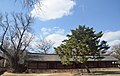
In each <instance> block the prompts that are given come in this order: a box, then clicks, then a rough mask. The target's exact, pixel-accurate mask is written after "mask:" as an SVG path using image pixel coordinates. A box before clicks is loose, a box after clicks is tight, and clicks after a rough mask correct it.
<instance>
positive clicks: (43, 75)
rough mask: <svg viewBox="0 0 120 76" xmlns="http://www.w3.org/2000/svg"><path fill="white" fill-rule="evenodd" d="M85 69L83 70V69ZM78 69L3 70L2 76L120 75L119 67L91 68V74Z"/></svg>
mask: <svg viewBox="0 0 120 76" xmlns="http://www.w3.org/2000/svg"><path fill="white" fill-rule="evenodd" d="M83 71H85V70H83ZM80 72H81V70H79V71H74V72H72V73H71V72H62V73H61V72H60V73H40V74H37V73H32V74H14V73H7V72H5V73H4V74H3V75H2V76H120V69H119V68H109V69H106V68H102V69H91V72H92V73H91V74H89V75H88V74H87V73H84V74H83V75H81V74H82V73H80Z"/></svg>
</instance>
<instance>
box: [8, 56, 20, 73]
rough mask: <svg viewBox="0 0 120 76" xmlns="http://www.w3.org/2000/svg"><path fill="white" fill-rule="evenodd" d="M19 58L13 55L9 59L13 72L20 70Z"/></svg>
mask: <svg viewBox="0 0 120 76" xmlns="http://www.w3.org/2000/svg"><path fill="white" fill-rule="evenodd" d="M18 61H19V58H18V57H12V58H10V59H9V63H10V69H12V71H13V72H19V63H18Z"/></svg>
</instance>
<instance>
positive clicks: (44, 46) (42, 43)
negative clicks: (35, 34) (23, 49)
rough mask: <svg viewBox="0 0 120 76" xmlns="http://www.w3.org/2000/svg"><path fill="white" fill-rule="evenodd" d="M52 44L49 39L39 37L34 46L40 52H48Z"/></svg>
mask: <svg viewBox="0 0 120 76" xmlns="http://www.w3.org/2000/svg"><path fill="white" fill-rule="evenodd" d="M53 44H54V43H53V42H52V41H51V40H47V39H41V40H39V42H38V43H37V45H36V47H37V48H38V50H39V52H40V53H43V54H48V52H49V49H50V48H51V47H52V45H53Z"/></svg>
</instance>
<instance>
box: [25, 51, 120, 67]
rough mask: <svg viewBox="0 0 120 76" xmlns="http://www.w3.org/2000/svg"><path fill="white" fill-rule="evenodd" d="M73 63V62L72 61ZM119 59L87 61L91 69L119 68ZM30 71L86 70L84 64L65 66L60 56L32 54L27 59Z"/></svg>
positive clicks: (103, 57)
mask: <svg viewBox="0 0 120 76" xmlns="http://www.w3.org/2000/svg"><path fill="white" fill-rule="evenodd" d="M71 61H72V60H71ZM117 61H118V59H116V58H114V57H112V56H102V57H101V58H100V59H91V58H89V59H88V61H87V66H88V67H89V68H111V67H117V64H116V63H117ZM26 62H27V68H28V69H78V68H84V65H83V64H82V63H79V64H76V63H74V62H73V64H72V65H63V64H62V63H61V60H60V58H59V56H58V55H56V54H47V55H43V54H42V55H41V54H36V53H31V54H28V55H27V58H26Z"/></svg>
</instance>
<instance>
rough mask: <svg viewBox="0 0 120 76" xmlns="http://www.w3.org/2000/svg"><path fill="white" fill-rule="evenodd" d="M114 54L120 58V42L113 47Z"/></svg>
mask: <svg viewBox="0 0 120 76" xmlns="http://www.w3.org/2000/svg"><path fill="white" fill-rule="evenodd" d="M112 55H113V56H114V57H116V58H117V59H119V60H120V44H118V45H115V46H113V47H112Z"/></svg>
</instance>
